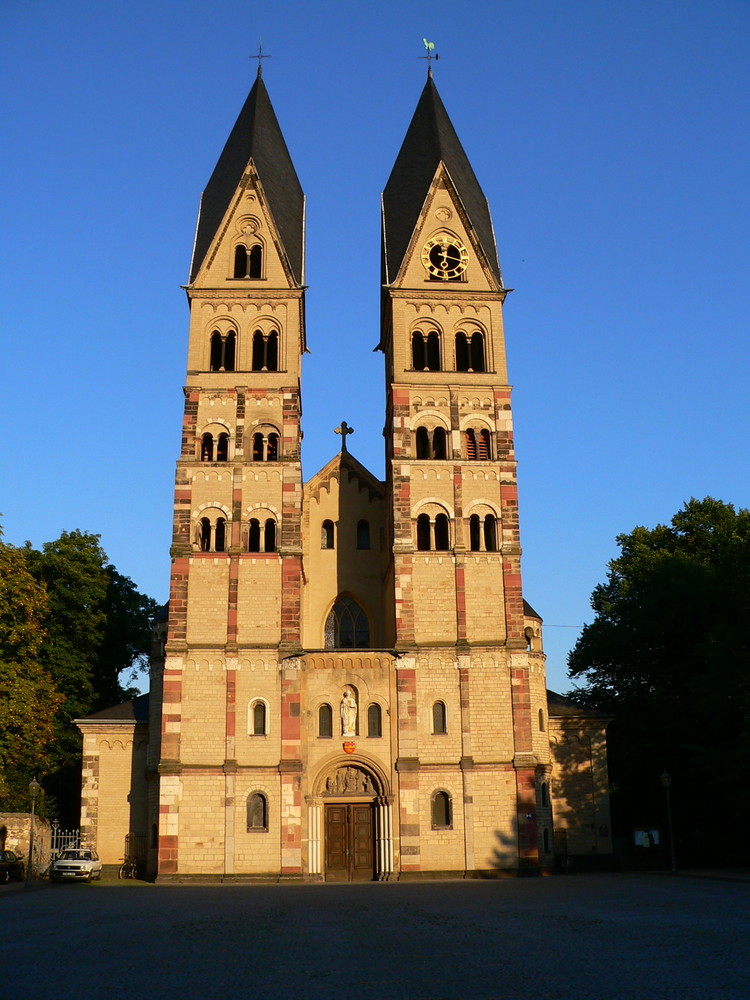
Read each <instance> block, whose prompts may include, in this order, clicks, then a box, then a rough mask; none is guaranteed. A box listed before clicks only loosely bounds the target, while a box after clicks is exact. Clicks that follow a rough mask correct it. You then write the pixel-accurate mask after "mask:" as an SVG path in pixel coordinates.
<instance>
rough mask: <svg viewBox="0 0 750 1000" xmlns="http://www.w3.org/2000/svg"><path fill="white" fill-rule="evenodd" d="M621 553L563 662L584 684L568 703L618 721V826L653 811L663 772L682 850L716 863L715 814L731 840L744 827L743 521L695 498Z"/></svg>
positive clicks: (636, 534) (749, 547) (627, 540)
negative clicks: (669, 779) (726, 824)
mask: <svg viewBox="0 0 750 1000" xmlns="http://www.w3.org/2000/svg"><path fill="white" fill-rule="evenodd" d="M617 543H618V545H619V547H620V556H619V557H618V558H616V559H614V560H612V562H611V563H610V564H609V572H608V575H607V580H606V582H605V583H603V584H600V585H599V586H598V587H597V588H596V589H595V590H594V593H593V595H592V598H591V604H592V607H593V609H594V611H595V613H596V617H595V619H594V621H593V622H592V623H591V624H590V625H587V626H586V627H585V628H584V630H583V632H582V634H581V637H580V639H579V640H578V643H577V644H576V647H575V649H574V650H573V651H572V653H571V654H570V658H569V664H568V665H569V675H570V676H571V677H574V678H577V679H579V680H581V681H582V682H583V687H581V688H579V689H578V690H577V691H575V692H574V693H573V697H576V698H577V699H578V700H579V701H581V702H583V703H585V704H588V705H591V706H592V707H595V708H599V709H601V710H604V711H607V712H610V713H612V714H613V715H614V717H615V721H614V722H613V724H612V726H611V727H610V738H609V743H610V770H611V775H612V778H613V781H614V783H615V785H616V788H617V796H615V798H613V803H614V804H615V806H616V807H618V808H619V811H620V819H621V822H622V825H623V826H624V827H627V825H628V824H630V823H632V824H638V823H642V822H646V821H650V820H649V817H648V816H647V815H644V813H647V812H649V810H651V811H652V812H658V810H659V808H660V804H661V796H662V792H661V789H660V786H659V781H658V777H659V774H660V773H661V771H662V770H663V769H664V768H665V767H666V768H667V769H668V770H669V771H670V773H672V775H673V777H674V800H675V803H676V804H677V806H678V811H679V813H680V819H681V838H682V845H683V852H684V853H687V854H688V855H692V856H694V857H695V858H696V860H701V861H702V860H704V859H705V860H710V859H709V858H707V857H706V858H704V855H706V854H709V853H710V854H711V855H712V857H713V860H714V861H715V860H716V850H717V844H716V823H717V814H718V813H721V814H722V815H724V817H725V818H727V819H728V818H729V817H730V816H731V817H732V821H731V822H730V827H733V828H734V829H737V830H738V831H739V829H741V828H742V826H743V824H745V823H746V822H747V821H748V819H750V797H749V796H748V793H747V791H746V788H747V783H746V780H745V778H744V775H745V773H746V770H747V765H748V764H749V763H750V511H748V510H739V511H735V509H734V507H732V506H731V505H730V504H725V503H722V502H721V501H718V500H713V499H711V498H710V497H708V498H706V499H704V500H690V501H689V502H688V503H687V504H685V506H684V507H683V508H682V510H680V511H679V512H678V513H677V514H675V516H674V517H673V518H672V522H671V524H670V525H669V526H667V525H657V526H656V527H655V528H653V529H648V528H643V527H638V528H635V529H634V530H633V531H632V532H631V533H630V534H627V535H620V536H619V537H618V539H617ZM618 797H619V801H616V799H617V798H618ZM656 818H657V819H658V818H659V817H658V816H657V817H656ZM661 825H662V826H663V824H661ZM730 836H731V834H730ZM728 839H729V838H728V837H727V836H726V835H723V836H722V844H723V845H724V846H726V845H727V843H728ZM737 842H738V843H739V837H738V838H737ZM732 849H734V848H732Z"/></svg>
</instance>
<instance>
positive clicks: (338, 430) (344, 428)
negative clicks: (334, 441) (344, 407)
mask: <svg viewBox="0 0 750 1000" xmlns="http://www.w3.org/2000/svg"><path fill="white" fill-rule="evenodd" d="M333 433H334V434H340V435H341V450H342V451H346V435H347V434H353V433H354V428H353V427H350V426H349V424H347V422H346V420H342V421H341V426H340V427H334V428H333Z"/></svg>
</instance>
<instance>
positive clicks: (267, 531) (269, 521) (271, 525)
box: [263, 517, 276, 552]
mask: <svg viewBox="0 0 750 1000" xmlns="http://www.w3.org/2000/svg"><path fill="white" fill-rule="evenodd" d="M263 541H264V548H265V551H266V552H275V551H276V522H275V521H274V519H273V518H272V517H267V518H266V523H265V526H264V528H263Z"/></svg>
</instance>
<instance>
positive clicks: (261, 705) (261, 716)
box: [250, 701, 268, 736]
mask: <svg viewBox="0 0 750 1000" xmlns="http://www.w3.org/2000/svg"><path fill="white" fill-rule="evenodd" d="M267 722H268V719H267V715H266V705H265V702H263V701H256V702H254V703H253V706H252V710H251V713H250V735H251V736H265V735H266V733H267V732H268V728H267Z"/></svg>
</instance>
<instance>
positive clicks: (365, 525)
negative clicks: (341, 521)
mask: <svg viewBox="0 0 750 1000" xmlns="http://www.w3.org/2000/svg"><path fill="white" fill-rule="evenodd" d="M357 548H358V549H369V548H370V522H369V521H364V520H362V521H357Z"/></svg>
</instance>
